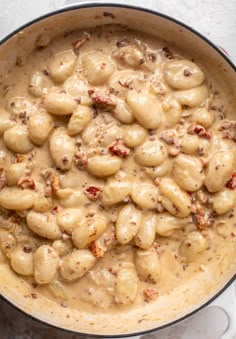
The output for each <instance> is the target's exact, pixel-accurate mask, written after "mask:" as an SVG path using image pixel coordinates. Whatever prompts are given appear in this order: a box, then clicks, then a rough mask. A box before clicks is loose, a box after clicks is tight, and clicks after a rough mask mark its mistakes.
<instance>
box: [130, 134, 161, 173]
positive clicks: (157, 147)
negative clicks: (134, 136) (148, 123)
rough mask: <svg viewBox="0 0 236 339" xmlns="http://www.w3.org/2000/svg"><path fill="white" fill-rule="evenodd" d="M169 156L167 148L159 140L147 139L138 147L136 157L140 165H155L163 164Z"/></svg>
mask: <svg viewBox="0 0 236 339" xmlns="http://www.w3.org/2000/svg"><path fill="white" fill-rule="evenodd" d="M167 156H168V153H167V148H166V146H165V145H164V143H163V142H161V141H159V140H154V141H145V142H144V143H143V144H142V145H140V146H139V147H137V148H136V150H135V153H134V157H135V160H136V162H137V163H138V164H139V165H142V166H147V167H154V166H159V165H160V164H162V163H163V162H164V161H165V160H166V158H167Z"/></svg>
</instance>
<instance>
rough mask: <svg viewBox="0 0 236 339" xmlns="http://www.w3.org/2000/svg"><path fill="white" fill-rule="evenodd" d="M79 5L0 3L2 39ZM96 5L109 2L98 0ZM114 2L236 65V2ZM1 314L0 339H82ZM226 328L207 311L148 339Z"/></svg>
mask: <svg viewBox="0 0 236 339" xmlns="http://www.w3.org/2000/svg"><path fill="white" fill-rule="evenodd" d="M79 2H89V1H88V0H86V1H76V0H40V1H37V0H24V1H22V0H11V1H7V0H0V39H1V38H3V37H4V36H6V35H7V34H8V33H10V32H11V31H13V30H14V29H16V28H17V27H19V26H20V25H22V24H24V23H25V22H27V21H29V20H31V19H33V18H36V17H37V16H39V15H42V14H45V13H47V12H49V11H52V10H55V9H57V8H60V7H64V6H68V5H73V4H75V3H79ZM90 2H91V1H90ZM94 2H95V1H94ZM96 2H106V1H105V0H104V1H102V0H97V1H96ZM114 2H116V3H118V2H119V3H125V4H133V5H140V6H143V7H147V8H152V9H155V10H157V11H158V12H161V13H165V14H168V15H170V16H175V18H176V19H179V20H180V21H182V22H184V23H186V24H188V25H189V26H192V27H193V28H195V29H196V30H198V31H199V32H201V33H202V34H204V35H205V36H207V37H208V38H209V39H210V40H212V41H213V42H214V43H215V44H216V45H218V46H219V47H221V48H223V49H224V50H225V51H227V53H228V54H229V56H230V58H231V59H232V61H233V62H234V63H235V64H236V44H235V33H236V0H227V1H221V0H168V1H166V0H159V1H158V0H135V1H132V0H123V1H122V0H114ZM0 314H1V317H0V338H1V339H31V338H33V339H41V338H44V339H49V338H50V339H53V338H55V339H56V338H57V339H62V338H63V339H72V338H73V339H74V338H79V336H76V335H72V334H66V333H65V332H62V331H59V330H55V329H53V328H50V327H48V326H45V325H42V324H40V323H39V322H37V321H34V320H32V319H30V318H28V317H26V316H24V315H23V314H22V313H20V312H19V311H17V310H16V309H14V308H13V307H12V306H10V305H9V304H7V303H6V302H5V301H3V300H0ZM235 314H236V310H235ZM226 324H227V318H226V315H225V314H224V313H223V312H222V311H221V310H220V309H218V308H211V309H205V310H203V311H201V312H199V313H198V314H197V315H195V316H193V317H192V318H190V319H187V320H186V321H184V322H182V323H180V324H177V325H175V326H173V327H171V328H168V329H165V330H162V331H159V332H158V335H157V334H155V333H154V334H151V335H147V336H145V338H147V339H148V338H149V339H151V338H152V339H154V338H158V339H190V338H191V339H199V338H204V339H216V338H219V336H220V334H221V333H222V331H223V330H224V328H225V327H226ZM232 339H233V338H232ZM234 339H236V336H235V338H234Z"/></svg>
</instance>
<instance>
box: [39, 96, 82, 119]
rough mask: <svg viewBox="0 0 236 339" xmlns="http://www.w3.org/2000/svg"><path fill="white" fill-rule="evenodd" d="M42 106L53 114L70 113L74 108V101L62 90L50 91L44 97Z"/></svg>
mask: <svg viewBox="0 0 236 339" xmlns="http://www.w3.org/2000/svg"><path fill="white" fill-rule="evenodd" d="M44 107H45V109H46V110H47V111H48V113H51V114H54V115H59V116H60V115H62V116H63V115H70V114H72V113H73V111H74V110H75V108H76V101H75V100H74V98H72V97H71V96H70V95H69V94H67V93H64V92H63V91H60V92H56V91H50V92H48V93H47V95H46V97H45V99H44Z"/></svg>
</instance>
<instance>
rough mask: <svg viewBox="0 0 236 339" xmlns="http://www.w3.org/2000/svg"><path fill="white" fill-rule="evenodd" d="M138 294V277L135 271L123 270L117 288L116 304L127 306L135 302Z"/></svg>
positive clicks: (118, 278) (118, 277) (120, 271)
mask: <svg viewBox="0 0 236 339" xmlns="http://www.w3.org/2000/svg"><path fill="white" fill-rule="evenodd" d="M137 292H138V277H137V274H136V272H135V270H134V269H132V268H121V269H120V270H119V271H118V274H117V278H116V286H115V302H116V303H117V304H122V305H127V304H130V303H132V302H134V300H135V298H136V295H137Z"/></svg>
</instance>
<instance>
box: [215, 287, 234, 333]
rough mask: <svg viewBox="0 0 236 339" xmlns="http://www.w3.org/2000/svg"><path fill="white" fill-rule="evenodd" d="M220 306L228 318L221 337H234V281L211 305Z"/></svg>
mask: <svg viewBox="0 0 236 339" xmlns="http://www.w3.org/2000/svg"><path fill="white" fill-rule="evenodd" d="M209 306H210V307H211V306H215V307H219V308H220V309H221V310H222V311H224V313H225V314H226V316H227V318H228V325H227V328H226V329H225V331H224V333H223V334H222V335H221V337H220V339H233V338H234V336H235V335H236V286H235V284H234V283H232V284H231V285H230V286H229V287H228V288H227V289H226V290H225V291H224V292H223V293H222V294H221V295H220V296H219V297H218V298H217V299H216V300H214V301H213V302H212V303H211V304H210V305H209Z"/></svg>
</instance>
